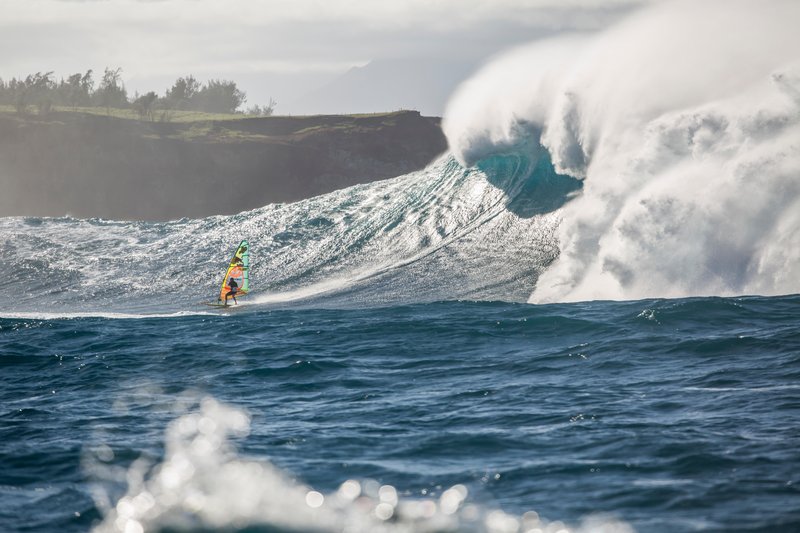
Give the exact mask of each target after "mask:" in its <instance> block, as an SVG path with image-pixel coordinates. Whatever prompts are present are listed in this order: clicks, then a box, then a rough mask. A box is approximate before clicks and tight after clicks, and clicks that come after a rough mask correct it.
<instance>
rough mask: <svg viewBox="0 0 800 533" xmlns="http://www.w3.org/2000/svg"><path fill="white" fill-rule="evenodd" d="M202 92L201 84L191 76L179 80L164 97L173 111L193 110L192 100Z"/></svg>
mask: <svg viewBox="0 0 800 533" xmlns="http://www.w3.org/2000/svg"><path fill="white" fill-rule="evenodd" d="M199 90H200V82H198V81H197V80H196V79H195V77H194V76H192V75H191V74H190V75H189V76H186V77H185V78H178V79H177V80H175V83H174V84H173V85H172V88H170V89H168V90H167V94H166V96H165V97H164V99H165V100H166V104H167V105H168V106H169V107H170V108H172V109H191V107H192V99H193V98H194V97H195V96H196V95H197V93H198V91H199Z"/></svg>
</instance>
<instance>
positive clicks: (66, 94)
mask: <svg viewBox="0 0 800 533" xmlns="http://www.w3.org/2000/svg"><path fill="white" fill-rule="evenodd" d="M93 90H94V80H93V79H92V70H91V69H89V70H87V71H86V74H83V75H82V74H81V73H80V72H78V73H76V74H73V75H72V76H70V77H68V78H67V80H66V81H64V80H63V79H62V80H61V83H60V84H59V86H58V89H57V92H58V95H59V100H60V102H61V103H64V104H67V105H70V106H72V108H73V109H75V108H76V107H78V106H88V105H91V103H92V91H93Z"/></svg>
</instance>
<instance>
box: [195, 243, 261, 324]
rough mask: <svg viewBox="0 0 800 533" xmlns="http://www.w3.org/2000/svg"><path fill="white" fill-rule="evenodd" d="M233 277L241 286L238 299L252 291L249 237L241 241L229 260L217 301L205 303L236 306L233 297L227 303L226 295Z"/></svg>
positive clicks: (213, 305) (217, 305) (237, 292)
mask: <svg viewBox="0 0 800 533" xmlns="http://www.w3.org/2000/svg"><path fill="white" fill-rule="evenodd" d="M231 279H233V280H234V281H235V282H236V284H237V285H238V286H239V290H238V291H236V298H237V299H238V298H241V297H242V296H245V295H247V293H248V292H250V244H249V243H248V242H247V239H244V240H242V242H240V243H239V246H237V247H236V250H235V251H234V252H233V255H232V256H231V260H230V261H229V262H228V268H227V269H226V270H225V275H224V276H222V284H221V285H220V288H219V295H218V296H217V301H216V302H203V303H204V304H205V305H208V306H211V307H222V308H225V307H228V308H230V307H235V306H236V303H235V302H234V301H233V298H228V305H227V306H226V305H225V295H226V294H227V293H228V290H229V289H228V282H229V281H230V280H231Z"/></svg>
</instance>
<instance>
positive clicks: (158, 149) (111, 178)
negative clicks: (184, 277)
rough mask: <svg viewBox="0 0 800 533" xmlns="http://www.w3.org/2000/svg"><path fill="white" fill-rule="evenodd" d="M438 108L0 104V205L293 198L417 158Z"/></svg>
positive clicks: (40, 209)
mask: <svg viewBox="0 0 800 533" xmlns="http://www.w3.org/2000/svg"><path fill="white" fill-rule="evenodd" d="M446 148H447V142H446V139H445V137H444V135H443V134H442V132H441V129H440V126H439V119H438V118H435V117H423V116H421V115H420V114H419V113H418V112H415V111H399V112H394V113H386V114H371V115H319V116H297V117H291V116H290V117H258V118H232V119H229V120H198V121H192V122H149V121H140V120H132V119H126V118H117V117H113V116H103V115H95V114H88V113H81V112H69V111H60V112H53V113H50V114H49V115H48V117H47V119H46V120H39V119H37V118H35V117H33V118H20V117H17V116H14V115H10V114H6V115H0V186H2V193H1V194H0V216H64V215H70V216H74V217H79V218H90V217H99V218H106V219H117V220H170V219H176V218H182V217H190V218H197V217H204V216H210V215H227V214H234V213H238V212H241V211H245V210H249V209H254V208H257V207H261V206H263V205H266V204H269V203H281V202H293V201H297V200H302V199H304V198H310V197H312V196H317V195H319V194H324V193H327V192H331V191H333V190H336V189H341V188H344V187H348V186H351V185H355V184H358V183H368V182H372V181H377V180H381V179H387V178H391V177H394V176H399V175H402V174H406V173H408V172H413V171H415V170H419V169H421V168H424V167H425V165H427V164H428V163H429V162H430V161H432V160H433V159H434V158H435V157H436V156H438V155H440V154H441V153H442V152H444V151H445V150H446Z"/></svg>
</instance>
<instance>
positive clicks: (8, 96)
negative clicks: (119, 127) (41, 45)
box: [0, 68, 277, 122]
mask: <svg viewBox="0 0 800 533" xmlns="http://www.w3.org/2000/svg"><path fill="white" fill-rule="evenodd" d="M121 73H122V69H121V68H117V69H109V68H106V69H105V70H104V72H103V75H102V77H101V79H100V80H99V83H97V84H96V83H95V80H94V77H93V76H94V73H93V71H92V70H87V71H86V72H85V73H83V74H81V73H76V74H72V75H70V76H68V77H67V78H66V79H65V78H61V79H60V80H56V79H55V77H54V76H53V73H52V72H44V73H43V72H37V73H35V74H29V75H28V76H26V77H24V78H12V79H11V80H9V81H4V80H2V79H0V106H4V109H7V108H8V107H11V108H12V110H13V112H15V113H16V114H18V115H20V116H23V115H38V116H40V117H42V118H45V117H46V116H47V115H48V114H49V113H50V112H52V111H54V110H57V111H63V110H65V109H71V110H73V111H78V110H80V111H82V112H89V113H94V112H101V111H103V112H105V114H106V115H110V116H117V117H123V118H139V119H145V120H150V121H156V120H158V121H162V122H165V121H171V120H174V119H176V118H179V117H187V116H192V113H197V112H199V113H206V114H215V115H220V114H224V115H230V114H236V113H241V114H246V115H250V116H270V115H272V114H273V112H274V110H275V106H276V105H277V103H276V102H275V101H274V100H272V99H270V102H269V104H267V105H264V106H259V105H257V104H256V105H254V106H251V107H249V108H247V109H246V110H243V111H242V110H240V108H242V106H243V105H244V103H245V102H246V101H247V95H246V94H245V92H244V91H242V90H240V89H239V88H238V87H237V86H236V83H235V82H233V81H230V80H217V79H211V80H208V81H206V82H205V83H201V82H199V81H198V80H197V79H196V78H195V77H194V76H192V75H189V76H185V77H180V78H178V79H177V80H175V83H174V84H173V85H172V87H170V88H169V89H167V91H166V92H165V93H164V95H163V96H159V95H158V94H156V93H155V92H154V91H150V92H147V93H145V94H142V95H140V94H134V95H133V96H130V95H129V94H128V91H127V89H126V88H125V84H124V83H123V81H122V77H121ZM195 119H196V118H195ZM183 120H193V119H186V118H183Z"/></svg>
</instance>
